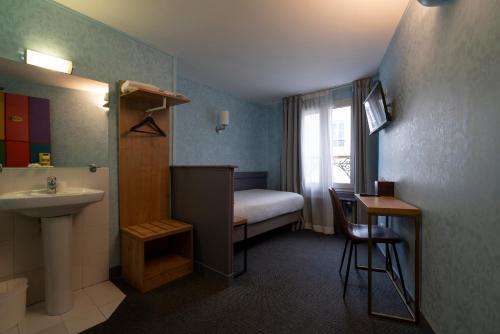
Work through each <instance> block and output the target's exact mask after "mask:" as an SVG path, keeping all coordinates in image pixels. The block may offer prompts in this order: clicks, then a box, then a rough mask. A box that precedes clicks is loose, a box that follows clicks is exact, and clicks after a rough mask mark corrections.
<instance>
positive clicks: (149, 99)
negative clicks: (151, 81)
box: [120, 88, 190, 108]
mask: <svg viewBox="0 0 500 334" xmlns="http://www.w3.org/2000/svg"><path fill="white" fill-rule="evenodd" d="M120 97H121V98H124V99H127V100H133V101H138V102H142V103H144V104H146V105H148V106H149V107H147V108H154V107H158V106H161V105H162V103H163V99H164V98H165V99H166V100H167V106H169V107H172V106H176V105H179V104H184V103H188V102H190V100H189V99H188V98H187V97H185V96H182V95H175V94H173V93H170V92H162V91H155V90H151V89H145V88H139V89H137V90H134V91H132V92H130V93H124V94H122V95H120Z"/></svg>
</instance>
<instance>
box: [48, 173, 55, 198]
mask: <svg viewBox="0 0 500 334" xmlns="http://www.w3.org/2000/svg"><path fill="white" fill-rule="evenodd" d="M56 192H57V178H56V177H55V176H47V193H48V194H55V193H56Z"/></svg>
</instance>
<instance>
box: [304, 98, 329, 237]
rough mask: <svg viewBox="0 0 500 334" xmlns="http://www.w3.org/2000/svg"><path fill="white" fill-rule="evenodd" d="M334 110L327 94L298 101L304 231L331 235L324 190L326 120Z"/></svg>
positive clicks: (325, 184)
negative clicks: (308, 230)
mask: <svg viewBox="0 0 500 334" xmlns="http://www.w3.org/2000/svg"><path fill="white" fill-rule="evenodd" d="M333 108H334V98H333V94H332V91H331V90H328V91H323V92H317V93H312V94H307V95H304V96H303V97H302V108H301V122H300V123H301V131H300V134H301V135H300V137H301V166H302V178H301V187H302V195H303V196H304V200H305V203H304V221H305V228H308V229H312V230H314V231H317V232H322V233H326V234H333V233H334V224H333V209H332V204H331V202H330V195H329V193H328V187H330V186H331V185H332V184H333V176H332V160H331V152H330V151H331V147H330V146H331V140H330V133H329V132H330V127H329V124H330V120H329V118H330V117H331V110H332V109H333Z"/></svg>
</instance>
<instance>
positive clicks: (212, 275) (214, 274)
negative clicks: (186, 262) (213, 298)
mask: <svg viewBox="0 0 500 334" xmlns="http://www.w3.org/2000/svg"><path fill="white" fill-rule="evenodd" d="M194 270H195V271H196V273H198V274H200V275H202V276H203V278H204V279H207V280H210V281H211V283H215V284H217V285H220V286H222V287H228V286H229V285H230V284H231V281H232V280H233V277H232V275H226V274H224V273H222V272H220V271H218V270H216V269H214V268H211V267H209V266H207V265H205V264H204V263H201V262H198V261H195V262H194Z"/></svg>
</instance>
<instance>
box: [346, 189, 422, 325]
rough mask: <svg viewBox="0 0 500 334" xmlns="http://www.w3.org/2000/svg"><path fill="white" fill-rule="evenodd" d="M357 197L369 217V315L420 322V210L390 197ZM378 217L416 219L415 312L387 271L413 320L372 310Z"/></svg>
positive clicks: (362, 209) (363, 212)
mask: <svg viewBox="0 0 500 334" xmlns="http://www.w3.org/2000/svg"><path fill="white" fill-rule="evenodd" d="M355 197H356V200H357V201H358V202H359V203H360V207H361V211H362V214H363V215H366V216H367V221H368V268H367V269H368V314H369V315H373V316H377V317H382V318H390V319H396V320H402V321H408V322H414V323H416V322H417V321H418V316H419V313H420V224H421V212H420V209H419V208H417V207H414V206H413V205H410V204H408V203H405V202H403V201H401V200H399V199H397V198H394V197H389V196H360V195H359V194H356V195H355ZM377 216H395V217H408V218H412V219H414V221H415V271H414V274H415V276H414V282H415V291H414V298H415V300H414V310H412V308H411V306H410V305H409V304H408V302H407V301H406V300H405V299H404V297H403V294H402V293H401V290H400V289H399V287H398V285H397V284H396V282H395V281H394V279H393V278H392V277H391V275H389V273H388V272H387V270H385V272H386V273H387V275H388V276H389V278H390V279H391V281H392V283H393V284H394V287H395V288H396V290H397V291H398V294H399V296H400V297H401V299H402V300H403V302H404V304H405V306H406V308H407V310H408V312H409V313H410V315H411V318H404V317H400V316H396V315H391V314H385V313H379V312H374V311H373V310H372V271H373V267H372V255H373V254H372V247H373V242H372V224H373V218H376V217H377ZM377 223H378V222H377Z"/></svg>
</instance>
